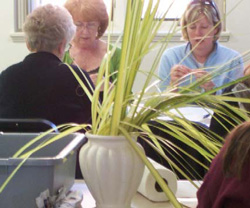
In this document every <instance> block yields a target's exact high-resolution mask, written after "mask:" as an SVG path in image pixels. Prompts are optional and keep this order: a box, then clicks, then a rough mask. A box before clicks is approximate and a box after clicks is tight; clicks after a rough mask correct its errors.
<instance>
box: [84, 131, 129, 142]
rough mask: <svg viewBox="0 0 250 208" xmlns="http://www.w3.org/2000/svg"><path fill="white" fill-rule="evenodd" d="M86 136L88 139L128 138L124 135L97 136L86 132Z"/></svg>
mask: <svg viewBox="0 0 250 208" xmlns="http://www.w3.org/2000/svg"><path fill="white" fill-rule="evenodd" d="M85 136H86V137H87V138H89V137H95V138H96V139H103V138H105V137H107V138H106V139H119V140H120V139H126V137H125V136H124V135H118V136H112V135H97V134H92V133H89V132H86V133H85Z"/></svg>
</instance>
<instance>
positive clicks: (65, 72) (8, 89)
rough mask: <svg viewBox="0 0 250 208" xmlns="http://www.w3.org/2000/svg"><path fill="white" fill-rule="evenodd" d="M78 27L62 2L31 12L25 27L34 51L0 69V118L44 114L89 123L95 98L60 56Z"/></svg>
mask: <svg viewBox="0 0 250 208" xmlns="http://www.w3.org/2000/svg"><path fill="white" fill-rule="evenodd" d="M75 29H76V28H75V25H74V23H73V20H72V17H71V15H70V13H69V12H68V11H67V10H66V9H65V8H63V7H58V6H52V5H50V4H49V5H46V6H44V7H38V8H37V9H35V10H34V11H33V12H32V13H31V14H30V15H29V16H28V17H27V19H26V21H25V23H24V26H23V31H24V33H25V37H26V45H27V47H28V49H29V50H30V51H31V53H30V54H29V55H28V56H26V57H25V59H24V60H23V61H21V62H19V63H17V64H14V65H12V66H10V67H8V68H7V69H6V70H4V71H3V72H2V73H1V75H0V118H42V119H47V120H49V121H51V122H53V123H54V124H57V125H58V124H63V123H69V122H74V123H91V102H90V100H89V98H88V96H87V95H86V93H84V92H83V91H82V90H81V88H80V87H79V84H78V82H77V80H76V79H75V77H74V75H73V74H72V72H71V71H70V69H69V68H68V67H67V66H66V65H65V64H64V63H63V62H62V61H61V60H62V58H63V55H64V50H65V47H66V45H67V44H68V43H69V42H70V41H71V39H72V37H73V35H74V33H75ZM73 68H74V70H75V71H76V73H78V74H79V76H81V77H82V81H83V83H84V84H85V85H86V87H87V88H88V89H89V90H90V91H91V87H92V88H93V83H92V82H91V79H90V78H89V76H88V74H87V73H85V76H86V77H87V79H88V80H86V79H85V78H83V76H82V75H81V72H79V69H77V68H76V67H74V66H73ZM88 83H90V84H92V86H89V84H88Z"/></svg>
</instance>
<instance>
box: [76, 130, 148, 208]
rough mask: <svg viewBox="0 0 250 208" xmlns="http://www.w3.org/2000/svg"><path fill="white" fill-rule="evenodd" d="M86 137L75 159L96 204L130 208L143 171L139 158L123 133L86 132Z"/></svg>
mask: <svg viewBox="0 0 250 208" xmlns="http://www.w3.org/2000/svg"><path fill="white" fill-rule="evenodd" d="M86 137H87V138H88V142H87V144H85V145H84V146H83V147H82V148H81V150H80V154H79V161H80V167H81V171H82V174H83V177H84V180H85V182H86V184H87V186H88V188H89V190H90V192H91V194H92V196H93V197H94V199H95V201H96V207H97V208H130V207H131V201H132V198H133V196H134V195H135V194H136V191H137V188H138V186H139V184H140V182H141V178H142V175H143V171H144V163H143V161H142V160H141V159H140V158H139V156H138V155H137V153H136V152H135V151H134V149H133V148H132V147H131V145H130V144H129V142H128V141H127V140H126V138H125V137H123V136H98V135H92V134H89V133H86ZM142 151H143V150H142Z"/></svg>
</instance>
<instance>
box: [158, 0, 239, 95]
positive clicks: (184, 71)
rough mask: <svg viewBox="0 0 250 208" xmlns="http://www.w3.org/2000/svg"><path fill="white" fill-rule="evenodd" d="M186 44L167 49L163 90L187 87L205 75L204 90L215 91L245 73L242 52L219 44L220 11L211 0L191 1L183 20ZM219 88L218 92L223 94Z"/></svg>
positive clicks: (162, 72)
mask: <svg viewBox="0 0 250 208" xmlns="http://www.w3.org/2000/svg"><path fill="white" fill-rule="evenodd" d="M181 27H182V36H183V38H184V39H185V40H186V41H187V43H186V44H184V45H180V46H176V47H173V48H169V49H167V50H166V51H165V52H164V54H163V56H162V58H161V62H160V67H159V72H158V73H159V78H160V80H161V81H160V90H161V91H164V90H165V89H166V88H167V87H168V86H174V87H177V88H179V89H180V88H181V87H185V86H187V85H189V84H190V83H193V82H194V81H195V80H197V79H199V78H202V77H203V76H206V75H208V77H209V75H211V79H209V80H208V81H207V82H205V83H203V84H201V86H199V88H198V89H195V90H199V91H200V90H201V91H207V90H211V89H213V88H215V87H220V86H223V85H224V84H226V83H228V82H230V81H232V80H235V79H237V78H239V77H241V76H243V64H242V58H241V56H240V54H239V53H238V52H236V51H234V50H232V49H229V48H226V47H224V46H222V45H221V44H220V43H218V41H217V40H218V39H219V36H220V33H221V30H222V24H221V19H220V14H219V10H218V8H217V6H216V4H215V3H214V2H213V1H211V0H193V1H191V2H190V3H189V4H188V6H187V8H186V10H185V12H184V14H183V16H182V19H181ZM221 93H222V90H218V91H217V94H221Z"/></svg>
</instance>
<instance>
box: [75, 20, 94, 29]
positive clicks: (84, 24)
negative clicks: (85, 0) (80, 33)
mask: <svg viewBox="0 0 250 208" xmlns="http://www.w3.org/2000/svg"><path fill="white" fill-rule="evenodd" d="M75 26H76V28H77V30H80V29H83V28H85V29H86V30H88V31H93V30H96V29H97V28H98V26H99V24H98V22H94V21H93V22H75Z"/></svg>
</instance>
